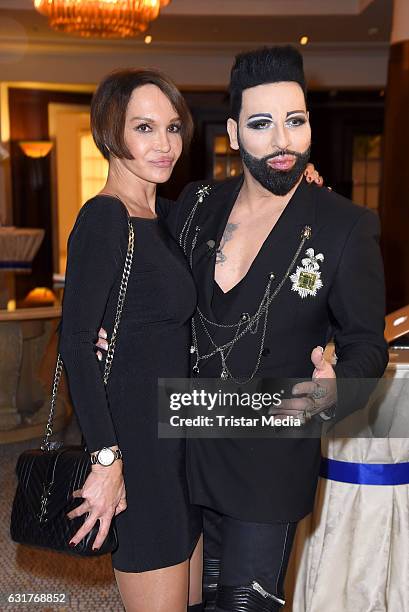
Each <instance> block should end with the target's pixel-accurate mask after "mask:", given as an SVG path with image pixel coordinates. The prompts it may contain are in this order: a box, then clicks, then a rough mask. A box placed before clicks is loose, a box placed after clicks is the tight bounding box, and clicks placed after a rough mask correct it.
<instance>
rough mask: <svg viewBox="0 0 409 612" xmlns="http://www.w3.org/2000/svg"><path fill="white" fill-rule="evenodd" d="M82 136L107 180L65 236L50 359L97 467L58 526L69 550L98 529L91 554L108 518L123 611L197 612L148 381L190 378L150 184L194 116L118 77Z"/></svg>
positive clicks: (149, 87) (174, 260) (178, 276)
mask: <svg viewBox="0 0 409 612" xmlns="http://www.w3.org/2000/svg"><path fill="white" fill-rule="evenodd" d="M91 127H92V133H93V136H94V139H95V142H96V144H97V146H98V148H99V150H100V151H101V153H102V154H103V155H104V157H105V158H106V159H107V160H108V161H109V173H108V179H107V182H106V185H105V187H104V188H103V190H102V191H101V192H100V193H99V194H98V195H97V196H96V197H94V198H92V199H91V200H89V201H88V202H87V203H86V204H85V205H84V206H83V208H82V209H81V211H80V214H79V215H78V218H77V221H76V223H75V226H74V229H73V231H72V233H71V235H70V239H69V245H68V261H67V272H66V287H65V293H64V301H63V322H62V329H61V339H60V351H61V355H62V358H63V361H64V364H65V367H66V371H67V375H68V381H69V386H70V391H71V395H72V399H73V403H74V406H75V410H76V413H77V416H78V419H79V423H80V426H81V430H82V432H83V435H84V437H85V439H86V443H87V447H88V450H89V451H90V452H91V454H93V455H94V456H95V461H96V463H95V465H93V467H92V471H91V473H90V475H89V476H88V478H87V480H86V481H85V484H84V486H83V488H82V490H80V491H77V492H75V496H76V497H80V498H82V499H83V502H82V503H81V505H80V506H79V507H78V508H77V509H75V510H73V511H72V512H71V513H70V515H69V516H70V518H73V517H77V516H81V515H84V514H87V518H86V520H85V522H84V524H83V526H82V527H81V529H79V530H78V532H77V533H76V534H75V536H74V537H73V538H72V541H71V542H70V544H71V546H75V545H76V544H77V543H78V542H79V541H80V540H81V539H82V538H83V537H84V536H85V535H86V533H88V532H89V530H90V529H91V528H92V526H93V525H94V524H95V522H96V521H97V520H99V531H98V536H97V538H96V540H95V544H94V547H95V548H99V547H100V546H101V544H102V542H103V541H104V539H105V537H106V534H107V532H108V529H109V525H110V522H111V519H112V517H113V516H114V515H117V518H116V525H117V530H118V539H119V547H118V549H117V551H116V552H115V553H114V554H113V556H112V559H113V566H114V572H115V577H116V581H117V584H118V587H119V591H120V593H121V597H122V600H123V603H124V606H125V608H126V610H127V611H131V612H132V611H137V612H169V611H172V612H184V611H185V610H186V607H187V605H188V592H189V591H190V593H189V597H190V602H191V603H192V604H197V605H192V606H191V607H189V610H192V611H193V610H195V611H199V610H200V609H201V605H200V601H201V592H200V591H201V588H200V587H201V585H200V579H201V575H200V571H199V572H196V582H194V581H193V582H192V583H191V587H190V589H189V558H190V557H191V556H192V552H193V550H194V548H195V545H196V543H197V542H198V538H199V535H200V528H201V524H200V517H199V515H198V514H197V512H198V511H197V510H195V509H194V507H192V506H190V504H189V501H188V492H187V486H186V481H185V471H184V453H185V446H184V442H183V441H182V440H163V439H161V440H158V436H157V408H156V396H157V378H158V377H160V376H166V377H175V378H184V377H187V376H188V375H189V363H188V354H189V353H188V351H187V346H188V344H189V341H190V327H189V325H190V318H191V316H192V314H193V312H194V309H195V305H196V291H195V286H194V283H193V280H192V277H191V275H190V273H189V269H188V266H187V263H186V261H185V260H184V258H183V255H182V253H181V251H180V250H179V247H178V246H177V245H176V243H175V242H174V241H173V240H172V239H171V237H170V236H169V235H168V234H167V233H166V232H165V231H164V228H163V227H162V225H161V223H160V222H159V221H158V218H157V216H156V206H157V204H158V201H157V197H156V186H157V185H158V184H160V183H164V182H166V181H167V180H168V179H169V177H170V175H171V173H172V170H173V167H174V165H175V164H176V162H177V160H178V159H179V157H180V155H181V153H182V149H183V147H184V146H187V145H188V144H189V141H190V139H191V136H192V130H193V126H192V119H191V116H190V114H189V111H188V108H187V106H186V103H185V101H184V99H183V97H182V95H181V94H180V92H179V91H178V90H177V89H176V87H175V86H174V85H173V83H172V82H171V81H170V80H169V79H168V78H167V77H166V76H164V75H162V74H160V73H158V72H156V71H148V70H124V71H120V72H116V73H113V74H112V75H110V76H108V77H107V78H105V79H104V80H103V81H102V83H101V84H100V86H99V88H98V90H97V92H96V93H95V95H94V98H93V101H92V107H91ZM128 218H129V219H130V221H131V223H132V226H133V229H134V234H135V246H134V256H133V263H132V267H131V272H130V278H129V282H128V288H127V293H126V299H125V305H124V309H123V313H122V318H121V323H120V329H119V334H118V339H117V344H116V350H115V357H114V363H113V367H112V371H111V374H110V378H109V382H108V385H107V389H106V391H105V388H104V383H103V380H102V376H101V371H100V367H99V364H98V362H97V360H96V359H95V350H94V346H93V341H94V340H95V338H96V337H97V330H98V329H99V328H100V326H101V324H103V326H104V327H105V328H106V329H107V330H108V331H111V330H112V327H113V319H114V315H115V309H116V303H117V300H118V292H119V284H120V279H121V276H122V271H123V266H124V260H125V255H126V251H127V244H128ZM135 347H137V348H138V350H137V351H136V356H135V350H134V349H135ZM107 449H108V450H107ZM101 451H102V452H101ZM115 451H120V452H115ZM196 557H197V559H200V547H198V548H197V552H196ZM193 564H194V558H193Z"/></svg>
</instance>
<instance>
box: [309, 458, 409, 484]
mask: <svg viewBox="0 0 409 612" xmlns="http://www.w3.org/2000/svg"><path fill="white" fill-rule="evenodd" d="M320 476H321V477H322V478H327V479H328V480H336V481H337V482H349V483H350V484H364V485H401V484H409V462H402V463H353V462H350V461H337V460H336V459H328V457H322V459H321V469H320Z"/></svg>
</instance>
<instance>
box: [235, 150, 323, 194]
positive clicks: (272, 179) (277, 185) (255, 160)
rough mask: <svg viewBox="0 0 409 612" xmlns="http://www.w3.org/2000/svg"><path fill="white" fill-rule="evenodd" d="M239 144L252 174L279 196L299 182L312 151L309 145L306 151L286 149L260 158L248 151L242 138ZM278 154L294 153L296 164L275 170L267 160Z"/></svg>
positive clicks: (241, 153)
mask: <svg viewBox="0 0 409 612" xmlns="http://www.w3.org/2000/svg"><path fill="white" fill-rule="evenodd" d="M239 145H240V155H241V159H242V162H243V164H244V165H245V166H246V168H247V169H248V171H249V172H250V174H251V176H252V177H253V178H255V179H256V181H258V182H259V183H260V185H262V186H263V187H264V188H265V189H267V190H268V191H270V192H271V193H273V194H274V195H277V196H284V195H286V194H287V193H288V192H289V191H291V189H292V188H293V187H294V186H295V185H296V184H297V182H298V181H299V179H300V177H301V176H302V174H303V173H304V170H305V168H306V167H307V164H308V161H309V159H310V153H311V146H309V147H308V149H307V150H306V151H304V153H298V152H297V151H290V150H289V149H286V150H284V151H277V152H276V153H272V154H270V155H266V156H265V157H261V158H259V157H254V156H253V155H251V153H249V152H248V151H246V149H245V148H244V147H243V144H242V142H241V141H240V139H239ZM278 155H294V157H295V158H296V160H295V164H294V166H293V167H292V168H291V169H290V170H274V168H271V166H269V165H268V163H267V162H268V161H269V160H270V159H272V158H273V157H277V156H278Z"/></svg>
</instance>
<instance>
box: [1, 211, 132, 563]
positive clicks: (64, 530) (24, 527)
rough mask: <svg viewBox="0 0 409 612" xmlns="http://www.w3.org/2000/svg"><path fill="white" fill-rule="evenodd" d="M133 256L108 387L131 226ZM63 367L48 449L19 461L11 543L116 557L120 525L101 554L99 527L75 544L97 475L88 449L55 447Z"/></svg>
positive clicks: (27, 454)
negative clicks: (86, 487) (83, 494)
mask: <svg viewBox="0 0 409 612" xmlns="http://www.w3.org/2000/svg"><path fill="white" fill-rule="evenodd" d="M128 226H129V239H128V251H127V255H126V259H125V266H124V271H123V275H122V280H121V286H120V292H119V298H118V305H117V311H116V316H115V323H114V328H113V332H112V336H111V340H110V343H109V348H108V353H107V359H106V362H105V367H104V383H105V385H106V384H107V382H108V377H109V373H110V370H111V365H112V361H113V356H114V350H115V342H116V336H117V332H118V329H119V322H120V319H121V314H122V308H123V304H124V301H125V295H126V289H127V285H128V279H129V274H130V270H131V265H132V258H133V249H134V232H133V228H132V225H131V223H130V222H128ZM62 368H63V362H62V359H61V356H60V355H58V358H57V365H56V368H55V373H54V382H53V388H52V395H51V409H50V415H49V418H48V422H47V426H46V431H45V436H44V440H43V443H42V445H41V447H40V448H39V449H31V450H27V451H25V452H24V453H22V454H21V455H20V457H19V458H18V461H17V467H16V472H17V478H18V485H17V491H16V494H15V497H14V502H13V508H12V513H11V525H10V533H11V538H12V539H13V540H14V541H15V542H18V543H20V544H27V545H30V546H38V547H41V548H49V549H52V550H57V551H59V552H67V553H71V554H72V553H74V554H75V555H81V556H97V555H103V554H106V553H109V552H113V551H114V550H115V549H116V547H117V545H118V541H117V534H116V529H115V522H114V520H113V521H112V522H111V526H110V530H109V533H108V535H107V537H106V539H105V541H104V543H103V544H102V546H101V547H100V549H99V550H92V545H93V543H94V540H95V538H96V535H97V531H98V521H97V523H96V525H95V526H94V527H93V529H92V530H91V531H90V533H89V534H88V535H87V536H86V537H85V538H83V539H82V540H81V542H79V543H78V544H77V546H75V547H74V548H71V547H70V546H69V541H70V540H71V538H72V537H73V536H74V534H75V533H76V532H77V531H78V529H79V528H80V527H81V525H82V524H83V522H84V520H85V518H84V515H83V516H81V517H76V518H74V519H69V518H68V517H67V513H68V512H70V511H71V510H73V509H74V508H75V507H76V506H79V505H80V504H81V503H82V501H83V500H82V499H81V498H73V497H72V494H73V492H74V491H75V490H77V489H81V488H82V486H83V484H84V482H85V479H86V477H87V476H88V474H89V472H90V470H91V458H90V454H89V453H88V452H87V451H86V449H85V448H84V447H82V446H71V447H69V446H62V444H61V443H60V442H54V441H51V436H52V433H53V419H54V412H55V406H56V400H57V391H58V386H59V382H60V378H61V374H62Z"/></svg>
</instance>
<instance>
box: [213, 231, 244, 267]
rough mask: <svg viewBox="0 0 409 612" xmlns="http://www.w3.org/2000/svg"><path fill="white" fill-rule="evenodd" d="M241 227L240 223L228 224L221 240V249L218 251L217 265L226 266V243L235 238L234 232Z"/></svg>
mask: <svg viewBox="0 0 409 612" xmlns="http://www.w3.org/2000/svg"><path fill="white" fill-rule="evenodd" d="M238 227H239V224H238V223H228V224H227V225H226V229H225V230H224V232H223V236H222V239H221V240H220V244H219V248H218V249H217V251H216V265H217V264H224V263H225V262H226V261H227V256H226V255H225V254H224V253H223V249H224V247H225V246H226V242H229V240H231V239H232V238H233V232H234V231H235V230H236V229H237V228H238Z"/></svg>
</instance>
